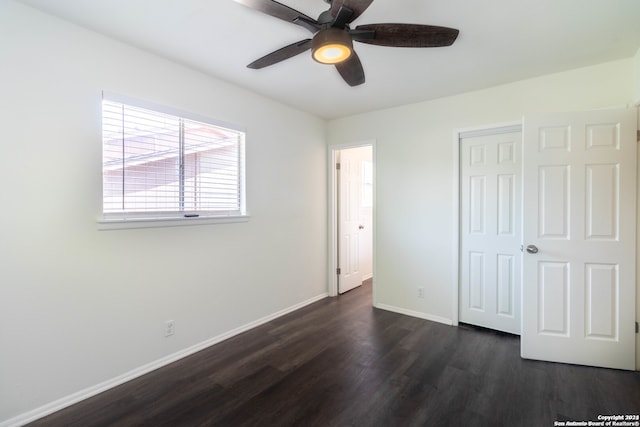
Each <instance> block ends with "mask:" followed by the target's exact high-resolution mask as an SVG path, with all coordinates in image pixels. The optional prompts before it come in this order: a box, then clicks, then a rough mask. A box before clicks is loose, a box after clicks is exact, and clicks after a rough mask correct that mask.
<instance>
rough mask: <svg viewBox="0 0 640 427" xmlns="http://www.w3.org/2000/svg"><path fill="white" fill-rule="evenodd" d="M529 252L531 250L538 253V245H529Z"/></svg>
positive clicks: (532, 252)
mask: <svg viewBox="0 0 640 427" xmlns="http://www.w3.org/2000/svg"><path fill="white" fill-rule="evenodd" d="M527 252H529V253H530V254H537V253H538V247H537V246H536V245H529V246H527Z"/></svg>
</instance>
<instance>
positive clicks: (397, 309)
mask: <svg viewBox="0 0 640 427" xmlns="http://www.w3.org/2000/svg"><path fill="white" fill-rule="evenodd" d="M374 307H375V308H379V309H381V310H387V311H393V312H394V313H400V314H405V315H407V316H411V317H417V318H419V319H424V320H431V321H432V322H438V323H444V324H445V325H449V326H453V321H452V320H451V319H447V318H446V317H440V316H435V315H433V314H427V313H422V312H419V311H413V310H407V309H406V308H400V307H394V306H392V305H386V304H374ZM0 427H1V426H0Z"/></svg>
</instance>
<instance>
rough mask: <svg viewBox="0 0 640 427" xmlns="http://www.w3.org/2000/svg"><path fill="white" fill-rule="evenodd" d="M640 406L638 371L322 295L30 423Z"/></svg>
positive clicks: (403, 420)
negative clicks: (548, 354)
mask: <svg viewBox="0 0 640 427" xmlns="http://www.w3.org/2000/svg"><path fill="white" fill-rule="evenodd" d="M616 414H640V373H635V372H624V371H616V370H611V369H598V368H589V367H583V366H572V365H564V364H556V363H545V362H535V361H528V360H522V359H521V358H520V340H519V338H518V337H516V336H512V335H507V334H501V333H496V332H491V331H486V330H479V329H475V328H471V327H464V326H463V327H459V328H456V327H450V326H445V325H442V324H438V323H433V322H429V321H425V320H421V319H417V318H413V317H407V316H403V315H400V314H396V313H391V312H387V311H383V310H378V309H374V308H372V306H371V285H370V284H365V285H364V286H362V287H360V288H357V289H354V290H353V291H351V292H348V293H346V294H345V295H342V296H340V297H338V298H327V299H324V300H322V301H319V302H317V303H315V304H313V305H310V306H308V307H305V308H303V309H301V310H298V311H296V312H295V313H291V314H289V315H287V316H284V317H281V318H279V319H277V320H274V321H272V322H270V323H268V324H265V325H263V326H260V327H258V328H256V329H253V330H251V331H249V332H246V333H244V334H241V335H239V336H236V337H234V338H231V339H229V340H227V341H225V342H222V343H220V344H218V345H215V346H213V347H211V348H209V349H206V350H203V351H201V352H199V353H197V354H195V355H192V356H190V357H188V358H185V359H182V360H180V361H178V362H176V363H173V364H171V365H169V366H166V367H164V368H162V369H159V370H157V371H154V372H152V373H150V374H147V375H145V376H144V377H141V378H138V379H136V380H133V381H130V382H128V383H126V384H123V385H122V386H120V387H117V388H115V389H112V390H109V391H106V392H104V393H102V394H100V395H98V396H95V397H93V398H91V399H88V400H85V401H83V402H81V403H79V404H77V405H75V406H72V407H70V408H67V409H64V410H62V411H60V412H57V413H55V414H52V415H50V416H48V417H46V418H43V419H41V420H39V421H37V422H34V423H32V424H31V425H32V426H65V427H67V426H83V427H86V426H294V425H295V426H385V427H386V426H403V427H404V426H535V427H538V426H553V425H554V421H560V420H565V421H566V420H573V421H588V420H592V421H595V420H597V417H598V415H616Z"/></svg>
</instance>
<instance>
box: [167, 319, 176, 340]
mask: <svg viewBox="0 0 640 427" xmlns="http://www.w3.org/2000/svg"><path fill="white" fill-rule="evenodd" d="M175 333H176V321H175V320H167V321H166V322H164V336H165V337H170V336H171V335H173V334H175Z"/></svg>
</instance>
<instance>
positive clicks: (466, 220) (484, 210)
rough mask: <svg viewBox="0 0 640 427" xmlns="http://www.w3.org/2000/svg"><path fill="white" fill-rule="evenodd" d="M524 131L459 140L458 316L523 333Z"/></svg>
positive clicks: (498, 328)
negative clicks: (522, 199)
mask: <svg viewBox="0 0 640 427" xmlns="http://www.w3.org/2000/svg"><path fill="white" fill-rule="evenodd" d="M521 140H522V134H521V133H520V132H509V133H503V134H493V135H486V136H475V137H469V138H463V139H462V140H461V144H460V153H461V155H460V171H461V173H460V187H461V200H460V207H461V213H462V214H461V224H460V240H461V242H460V248H461V254H460V255H461V257H460V259H461V261H460V293H459V295H460V302H459V306H460V310H459V313H460V315H459V317H460V321H461V322H464V323H470V324H473V325H478V326H483V327H486V328H491V329H496V330H500V331H504V332H510V333H512V334H520V274H521V271H520V266H521V259H522V255H521V252H520V244H521V223H520V209H521V194H520V191H521V182H520V159H521V151H520V150H521Z"/></svg>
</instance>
